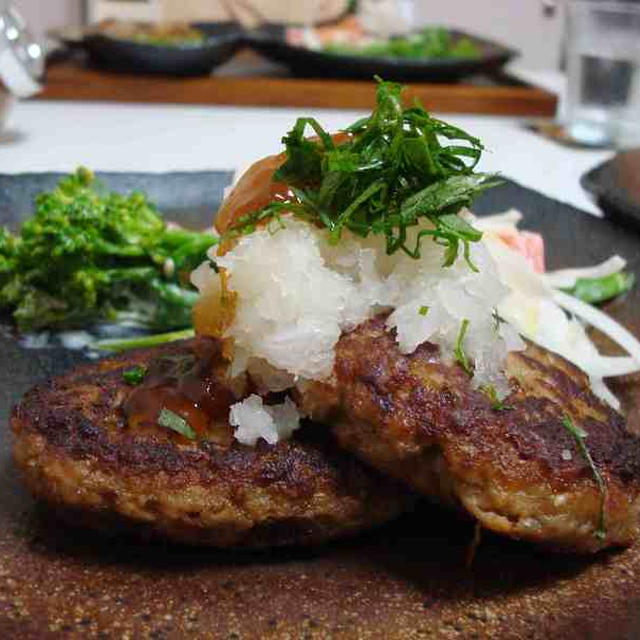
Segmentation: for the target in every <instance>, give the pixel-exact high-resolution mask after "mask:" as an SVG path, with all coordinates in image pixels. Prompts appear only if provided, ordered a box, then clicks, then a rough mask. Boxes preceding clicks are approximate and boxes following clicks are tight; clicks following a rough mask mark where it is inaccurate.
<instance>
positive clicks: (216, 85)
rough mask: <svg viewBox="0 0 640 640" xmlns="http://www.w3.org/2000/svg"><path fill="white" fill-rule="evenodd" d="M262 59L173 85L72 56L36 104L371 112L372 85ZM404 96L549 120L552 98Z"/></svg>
mask: <svg viewBox="0 0 640 640" xmlns="http://www.w3.org/2000/svg"><path fill="white" fill-rule="evenodd" d="M261 60H262V59H261V58H260V57H259V56H258V55H257V54H254V53H252V52H248V51H243V52H240V53H239V54H237V56H236V58H235V59H234V60H232V61H231V62H230V63H228V65H227V67H226V69H223V68H220V69H219V71H218V72H216V74H215V75H212V76H206V77H198V78H176V77H167V76H146V75H137V74H136V75H129V74H122V73H115V72H109V71H105V70H102V69H97V68H92V67H89V66H87V64H86V62H85V60H84V58H83V57H72V58H68V59H65V60H62V61H58V62H52V63H51V64H50V65H49V67H48V70H47V77H46V84H45V89H44V91H43V92H42V93H41V94H40V95H39V96H37V99H44V100H98V101H108V102H143V103H174V104H175V103H179V104H204V105H212V104H220V105H241V106H261V107H319V108H322V107H326V108H334V109H335V108H338V109H370V108H371V107H373V106H374V103H375V90H374V85H373V83H372V82H365V81H360V80H338V79H331V78H297V77H292V76H289V75H286V73H285V72H283V71H281V70H279V69H277V68H276V69H275V71H274V68H273V67H265V65H264V63H263V62H262V64H261ZM252 64H255V72H253V73H254V74H251V68H252V67H251V65H252ZM261 67H262V68H261ZM248 73H249V74H251V75H248ZM258 74H259V75H258ZM406 96H407V98H408V99H409V100H411V99H413V98H418V99H419V100H420V101H421V102H422V104H423V106H424V107H425V108H426V109H427V110H429V111H437V112H449V113H485V114H496V115H512V116H540V117H544V116H553V115H554V114H555V110H556V103H557V97H556V96H555V95H554V94H552V93H549V92H548V91H545V90H543V89H540V88H537V87H533V86H530V85H526V84H524V83H520V82H518V81H516V80H514V79H513V78H508V77H506V76H500V77H496V78H493V79H491V80H490V81H487V80H486V79H484V81H483V84H472V83H470V82H469V83H460V84H420V83H412V84H410V85H409V87H408V89H407V93H406Z"/></svg>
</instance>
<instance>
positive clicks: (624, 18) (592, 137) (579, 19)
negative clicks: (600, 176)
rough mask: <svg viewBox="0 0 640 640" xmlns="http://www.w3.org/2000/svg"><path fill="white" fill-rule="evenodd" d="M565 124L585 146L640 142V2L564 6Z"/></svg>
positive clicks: (590, 0)
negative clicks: (566, 12)
mask: <svg viewBox="0 0 640 640" xmlns="http://www.w3.org/2000/svg"><path fill="white" fill-rule="evenodd" d="M567 17H568V20H567V71H568V95H567V107H566V123H565V124H566V128H567V132H568V134H569V136H570V137H571V138H573V139H574V140H575V141H577V142H580V143H582V144H585V145H591V146H604V145H614V146H617V147H628V146H633V145H634V144H638V142H640V6H639V5H636V4H631V3H625V2H595V1H593V0H588V1H584V0H582V1H574V2H571V3H570V4H569V7H568V16H567Z"/></svg>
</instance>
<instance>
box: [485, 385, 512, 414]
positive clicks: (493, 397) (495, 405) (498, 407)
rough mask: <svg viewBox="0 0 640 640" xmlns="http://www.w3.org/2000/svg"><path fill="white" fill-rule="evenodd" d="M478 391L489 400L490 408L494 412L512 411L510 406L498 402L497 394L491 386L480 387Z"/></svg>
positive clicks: (500, 401)
mask: <svg viewBox="0 0 640 640" xmlns="http://www.w3.org/2000/svg"><path fill="white" fill-rule="evenodd" d="M480 391H482V393H484V395H485V396H487V398H489V401H490V402H491V408H492V409H493V410H494V411H509V410H511V409H513V407H512V406H510V405H508V404H505V403H504V402H502V400H500V398H498V392H497V391H496V388H495V387H494V386H493V385H492V384H484V385H482V386H481V387H480Z"/></svg>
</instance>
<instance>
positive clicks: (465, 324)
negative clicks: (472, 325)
mask: <svg viewBox="0 0 640 640" xmlns="http://www.w3.org/2000/svg"><path fill="white" fill-rule="evenodd" d="M468 328H469V321H468V320H467V319H466V318H465V319H464V320H463V321H462V322H461V323H460V329H459V330H458V337H457V338H456V346H455V349H454V350H453V354H454V356H455V359H456V362H457V363H458V364H459V365H460V366H461V367H462V368H463V369H464V371H465V373H466V374H467V375H468V376H470V375H472V374H473V371H472V369H471V364H470V363H469V358H467V354H466V353H465V352H464V347H463V343H464V337H465V335H466V334H467V329H468Z"/></svg>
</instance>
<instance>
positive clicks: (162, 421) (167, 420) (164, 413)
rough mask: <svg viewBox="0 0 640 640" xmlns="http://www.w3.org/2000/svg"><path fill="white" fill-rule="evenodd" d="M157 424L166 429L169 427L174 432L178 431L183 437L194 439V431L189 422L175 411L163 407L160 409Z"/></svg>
mask: <svg viewBox="0 0 640 640" xmlns="http://www.w3.org/2000/svg"><path fill="white" fill-rule="evenodd" d="M158 424H159V425H160V426H161V427H166V428H167V429H171V430H173V431H175V432H176V433H179V434H180V435H182V436H184V437H185V438H189V440H195V439H196V432H195V431H194V430H193V429H192V428H191V426H190V425H189V423H188V422H187V421H186V420H185V419H184V418H183V417H182V416H179V415H178V414H177V413H174V412H173V411H171V410H169V409H167V408H163V409H162V410H161V411H160V415H159V416H158Z"/></svg>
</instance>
